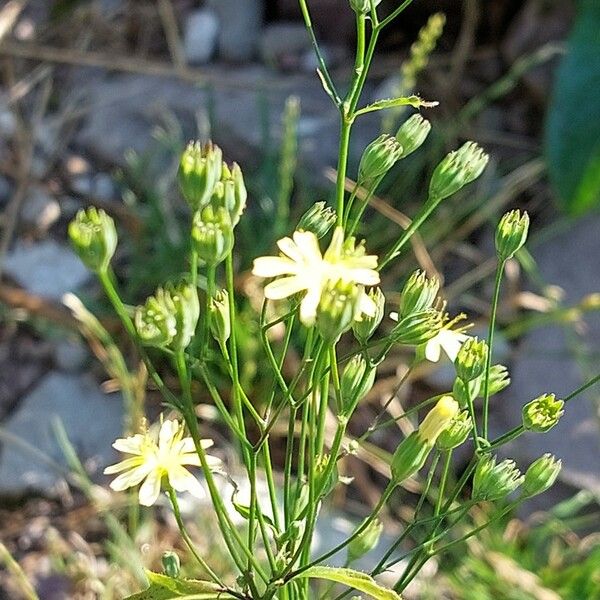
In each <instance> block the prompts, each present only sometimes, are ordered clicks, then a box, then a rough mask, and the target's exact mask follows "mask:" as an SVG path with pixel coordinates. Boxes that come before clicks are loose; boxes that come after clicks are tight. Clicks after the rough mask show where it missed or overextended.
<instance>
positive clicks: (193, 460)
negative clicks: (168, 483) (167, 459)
mask: <svg viewBox="0 0 600 600" xmlns="http://www.w3.org/2000/svg"><path fill="white" fill-rule="evenodd" d="M177 462H179V464H180V465H194V466H196V467H199V466H200V465H201V462H200V457H199V456H198V455H197V454H196V453H195V452H185V453H181V454H180V455H179V458H178V460H177Z"/></svg>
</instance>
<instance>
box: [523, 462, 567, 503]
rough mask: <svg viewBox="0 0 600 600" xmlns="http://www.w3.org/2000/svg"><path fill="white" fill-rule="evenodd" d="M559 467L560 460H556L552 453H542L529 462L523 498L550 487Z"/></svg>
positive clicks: (530, 496) (560, 465) (535, 494)
mask: <svg viewBox="0 0 600 600" xmlns="http://www.w3.org/2000/svg"><path fill="white" fill-rule="evenodd" d="M561 468H562V462H561V461H560V460H556V458H555V457H554V456H552V454H544V455H543V456H540V458H538V459H537V460H536V461H534V462H533V463H531V465H530V466H529V469H527V471H526V472H525V481H524V482H523V490H522V493H523V498H532V497H533V496H537V495H538V494H542V493H543V492H545V491H546V490H547V489H548V488H550V487H552V485H553V484H554V482H555V481H556V478H557V477H558V474H559V473H560V470H561Z"/></svg>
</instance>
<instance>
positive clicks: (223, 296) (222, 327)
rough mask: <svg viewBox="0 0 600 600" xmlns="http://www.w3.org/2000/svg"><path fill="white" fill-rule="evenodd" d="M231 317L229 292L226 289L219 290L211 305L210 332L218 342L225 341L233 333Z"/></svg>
mask: <svg viewBox="0 0 600 600" xmlns="http://www.w3.org/2000/svg"><path fill="white" fill-rule="evenodd" d="M229 317H230V314H229V293H228V292H227V290H225V289H222V290H217V291H216V292H215V295H214V296H213V297H212V298H211V300H210V306H209V319H210V332H211V333H212V336H213V337H214V338H215V340H217V342H222V343H225V342H226V341H227V340H228V339H229V336H230V335H231V321H230V318H229Z"/></svg>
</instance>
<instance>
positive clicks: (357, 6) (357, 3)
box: [350, 0, 381, 15]
mask: <svg viewBox="0 0 600 600" xmlns="http://www.w3.org/2000/svg"><path fill="white" fill-rule="evenodd" d="M372 1H373V7H375V6H377V5H378V4H379V3H380V2H381V0H372ZM350 6H351V8H352V10H353V11H354V12H355V13H357V14H359V15H368V14H369V13H370V12H371V0H350Z"/></svg>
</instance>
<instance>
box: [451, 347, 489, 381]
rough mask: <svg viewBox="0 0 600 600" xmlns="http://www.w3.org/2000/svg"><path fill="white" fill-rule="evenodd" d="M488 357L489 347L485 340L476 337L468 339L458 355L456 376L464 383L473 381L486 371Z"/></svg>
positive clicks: (455, 364)
mask: <svg viewBox="0 0 600 600" xmlns="http://www.w3.org/2000/svg"><path fill="white" fill-rule="evenodd" d="M487 356H488V345H487V343H486V341H485V340H478V339H477V338H476V337H470V338H468V339H467V340H466V341H465V342H464V343H463V344H462V346H461V347H460V350H459V351H458V354H457V355H456V361H455V362H454V366H455V368H456V374H457V375H458V377H459V378H460V379H462V380H463V381H473V379H477V378H478V377H479V376H480V375H482V374H483V373H484V371H485V364H486V361H487Z"/></svg>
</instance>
